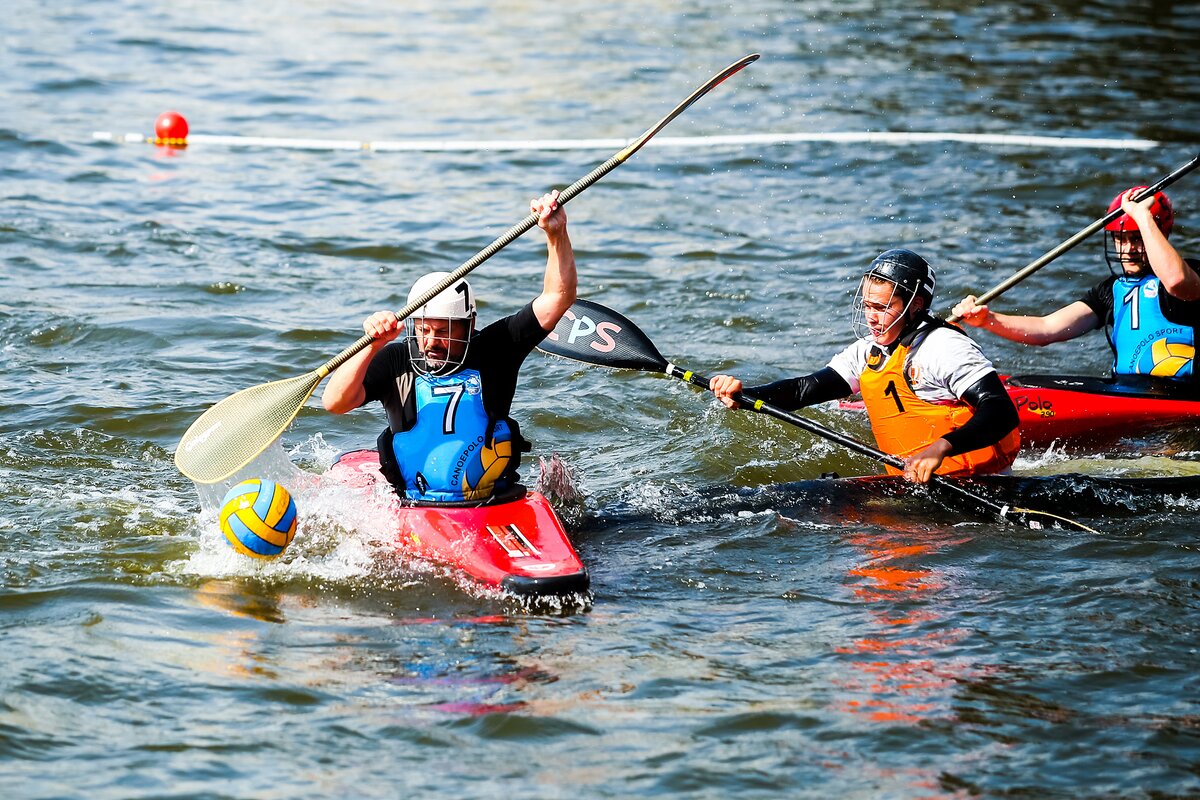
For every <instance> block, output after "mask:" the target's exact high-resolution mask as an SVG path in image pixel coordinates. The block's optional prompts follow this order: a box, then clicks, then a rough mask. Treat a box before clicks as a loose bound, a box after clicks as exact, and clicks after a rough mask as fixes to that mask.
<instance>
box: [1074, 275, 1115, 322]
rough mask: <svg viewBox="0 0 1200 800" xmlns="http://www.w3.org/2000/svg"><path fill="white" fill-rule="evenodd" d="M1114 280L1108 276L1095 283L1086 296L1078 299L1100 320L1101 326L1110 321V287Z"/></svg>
mask: <svg viewBox="0 0 1200 800" xmlns="http://www.w3.org/2000/svg"><path fill="white" fill-rule="evenodd" d="M1115 280H1116V278H1115V277H1112V276H1110V277H1109V278H1107V279H1105V280H1103V281H1101V282H1100V283H1097V284H1096V285H1095V286H1093V287H1092V288H1091V289H1088V291H1087V294H1085V295H1084V296H1083V297H1081V298H1079V299H1080V300H1081V301H1083V303H1085V304H1086V305H1087V307H1088V308H1090V309H1091V310H1092V313H1093V314H1095V315H1096V317H1097V318H1098V319H1099V320H1100V324H1101V325H1107V324H1108V321H1109V320H1111V319H1112V312H1113V297H1112V285H1113V281H1115Z"/></svg>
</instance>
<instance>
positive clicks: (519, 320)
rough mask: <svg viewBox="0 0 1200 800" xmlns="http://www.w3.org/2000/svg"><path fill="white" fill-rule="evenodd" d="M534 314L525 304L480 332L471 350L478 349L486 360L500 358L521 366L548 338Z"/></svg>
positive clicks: (546, 332) (531, 305) (527, 304)
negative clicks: (486, 356)
mask: <svg viewBox="0 0 1200 800" xmlns="http://www.w3.org/2000/svg"><path fill="white" fill-rule="evenodd" d="M549 333H550V332H549V331H547V330H543V329H542V326H541V324H540V323H539V322H538V319H537V314H534V313H533V303H532V302H529V303H526V304H525V305H524V306H522V307H521V309H520V310H519V311H517V313H515V314H510V315H509V316H507V317H504V318H502V319H498V320H496V321H495V322H493V323H492V324H491V325H488V326H487V327H485V328H484V329H483V330H481V331H480V332H479V335H478V336H477V337H476V339H475V340H474V341H472V343H471V346H472V347H475V346H477V345H478V346H479V347H480V348H481V349H482V350H484V352H486V353H487V355H488V358H501V359H505V360H507V361H510V362H515V363H517V364H520V363H521V362H522V361H524V360H525V357H526V356H528V355H529V354H530V353H532V352H533V348H535V347H537V346H538V345H539V344H541V341H542V340H543V339H545V338H546V336H548V335H549Z"/></svg>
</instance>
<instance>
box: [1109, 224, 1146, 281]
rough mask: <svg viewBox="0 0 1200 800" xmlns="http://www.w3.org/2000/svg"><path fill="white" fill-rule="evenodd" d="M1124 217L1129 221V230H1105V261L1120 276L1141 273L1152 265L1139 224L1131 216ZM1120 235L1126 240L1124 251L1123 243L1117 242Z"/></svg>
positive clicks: (1113, 272)
mask: <svg viewBox="0 0 1200 800" xmlns="http://www.w3.org/2000/svg"><path fill="white" fill-rule="evenodd" d="M1124 219H1125V221H1126V222H1129V226H1128V227H1129V230H1115V231H1113V230H1105V231H1104V261H1105V263H1107V264H1108V268H1109V270H1110V271H1111V272H1112V274H1114V275H1116V276H1117V277H1118V278H1120V277H1123V276H1125V275H1130V274H1132V275H1139V274H1141V273H1143V272H1145V271H1146V269H1147V268H1148V267H1149V266H1150V262H1149V261H1148V260H1147V259H1146V245H1145V243H1144V242H1142V235H1141V233H1139V232H1138V229H1137V226H1136V225H1134V224H1133V222H1132V221H1130V220H1129V217H1125V218H1124ZM1118 237H1120V238H1122V239H1124V240H1125V242H1126V246H1125V248H1124V252H1122V247H1121V245H1119V244H1117V239H1118Z"/></svg>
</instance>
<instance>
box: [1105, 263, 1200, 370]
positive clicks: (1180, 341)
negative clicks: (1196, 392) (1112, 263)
mask: <svg viewBox="0 0 1200 800" xmlns="http://www.w3.org/2000/svg"><path fill="white" fill-rule="evenodd" d="M1160 291H1162V285H1161V284H1160V282H1159V280H1158V278H1156V277H1154V276H1149V277H1145V278H1128V277H1122V278H1117V280H1115V281H1113V287H1112V292H1113V330H1112V345H1113V350H1114V351H1115V353H1116V356H1115V358H1114V359H1113V374H1114V375H1158V376H1162V377H1168V378H1190V377H1191V375H1192V362H1193V361H1194V360H1195V357H1196V341H1195V335H1194V332H1193V330H1192V328H1191V326H1189V325H1180V324H1178V323H1175V322H1171V321H1170V320H1168V319H1167V318H1166V316H1164V315H1163V312H1162V306H1161V305H1160V304H1159V298H1158V293H1159V292H1160Z"/></svg>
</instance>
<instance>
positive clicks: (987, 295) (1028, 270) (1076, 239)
mask: <svg viewBox="0 0 1200 800" xmlns="http://www.w3.org/2000/svg"><path fill="white" fill-rule="evenodd" d="M1198 166H1200V155H1198V156H1196V157H1195V158H1193V159H1192V160H1191V161H1189V162H1187V163H1186V164H1184V165H1183V166H1182V167H1180V168H1179V169H1177V170H1175V171H1174V172H1172V173H1171V174H1170V175H1168V176H1166V177H1165V178H1163V179H1162V180H1160V181H1159V182H1158V183H1156V184H1154V185H1153V186H1150V187H1147V188H1146V189H1145V190H1144V191H1142V192H1141V193H1139V194H1138V196H1137V197H1136V198H1134V199H1135V201H1137V202H1141V201H1142V200H1145V199H1146V198H1147V197H1150V196H1152V195H1153V194H1154V193H1155V192H1159V191H1162V190H1163V189H1165V188H1166V187H1168V186H1170V185H1171V184H1172V183H1174V182H1175V181H1177V180H1179V179H1180V178H1182V177H1183V176H1184V175H1187V174H1188V173H1189V172H1191V171H1192V170H1194V169H1195V168H1196V167H1198ZM1124 213H1125V212H1124V211H1122V210H1121V209H1119V208H1118V209H1115V210H1113V211H1110V212H1108V213H1107V214H1105V215H1104V216H1103V217H1101V218H1100V219H1098V220H1096V221H1095V222H1093V223H1092V224H1091V225H1088V226H1087V227H1086V228H1084V229H1083V230H1081V231H1079V233H1077V234H1075V235H1074V236H1072V237H1071V238H1070V239H1067V240H1066V241H1064V242H1063V243H1062V244H1060V245H1058V246H1057V247H1055V248H1054V249H1053V250H1051V251H1050V252H1048V253H1046V254H1045V255H1044V256H1042V257H1041V258H1037V259H1034V260H1033V261H1031V262H1030V263H1029V264H1028V265H1026V266H1024V267H1022V268H1021V269H1019V270H1017V272H1015V273H1014V274H1013V275H1012V276H1011V277H1009V278H1007V279H1006V280H1003V281H1001V282H1000V283H998V284H996V285H995V286H993V287H992V288H991V289H988V290H987V291H986V292H984V293H983V294H981V295H979V297H977V298H975V303H976V304H977V305H981V306H982V305H984V304H986V303H987V302H988V301H990V300H994V299H995V298H997V297H999V296H1000V295H1002V294H1004V293H1005V292H1007V291H1008V290H1009V289H1011V288H1012V287H1014V286H1016V285H1017V284H1018V283H1020V282H1021V281H1023V280H1025V279H1026V278H1028V277H1029V276H1030V275H1032V274H1033V273H1035V272H1037V271H1038V270H1039V269H1041V268H1042V267H1044V266H1046V265H1047V264H1049V263H1050V262H1051V261H1053V260H1054V259H1056V258H1058V257H1059V256H1061V255H1062V254H1063V253H1065V252H1067V251H1068V250H1070V249H1071V248H1073V247H1074V246H1075V245H1077V244H1079V243H1080V242H1082V241H1083V240H1084V239H1086V238H1088V237H1089V236H1091V235H1092V234H1093V233H1095V232H1096V231H1098V230H1100V229H1101V228H1103V227H1104V226H1105V225H1107V224H1108V223H1110V222H1112V221H1113V220H1114V219H1116V218H1117V217H1119V216H1121V215H1122V214H1124ZM946 321H947V322H951V323H955V322H958V321H959V318H958V317H957V316H954V315H953V314H951V315H950V317H948V318H947V320H946Z"/></svg>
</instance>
